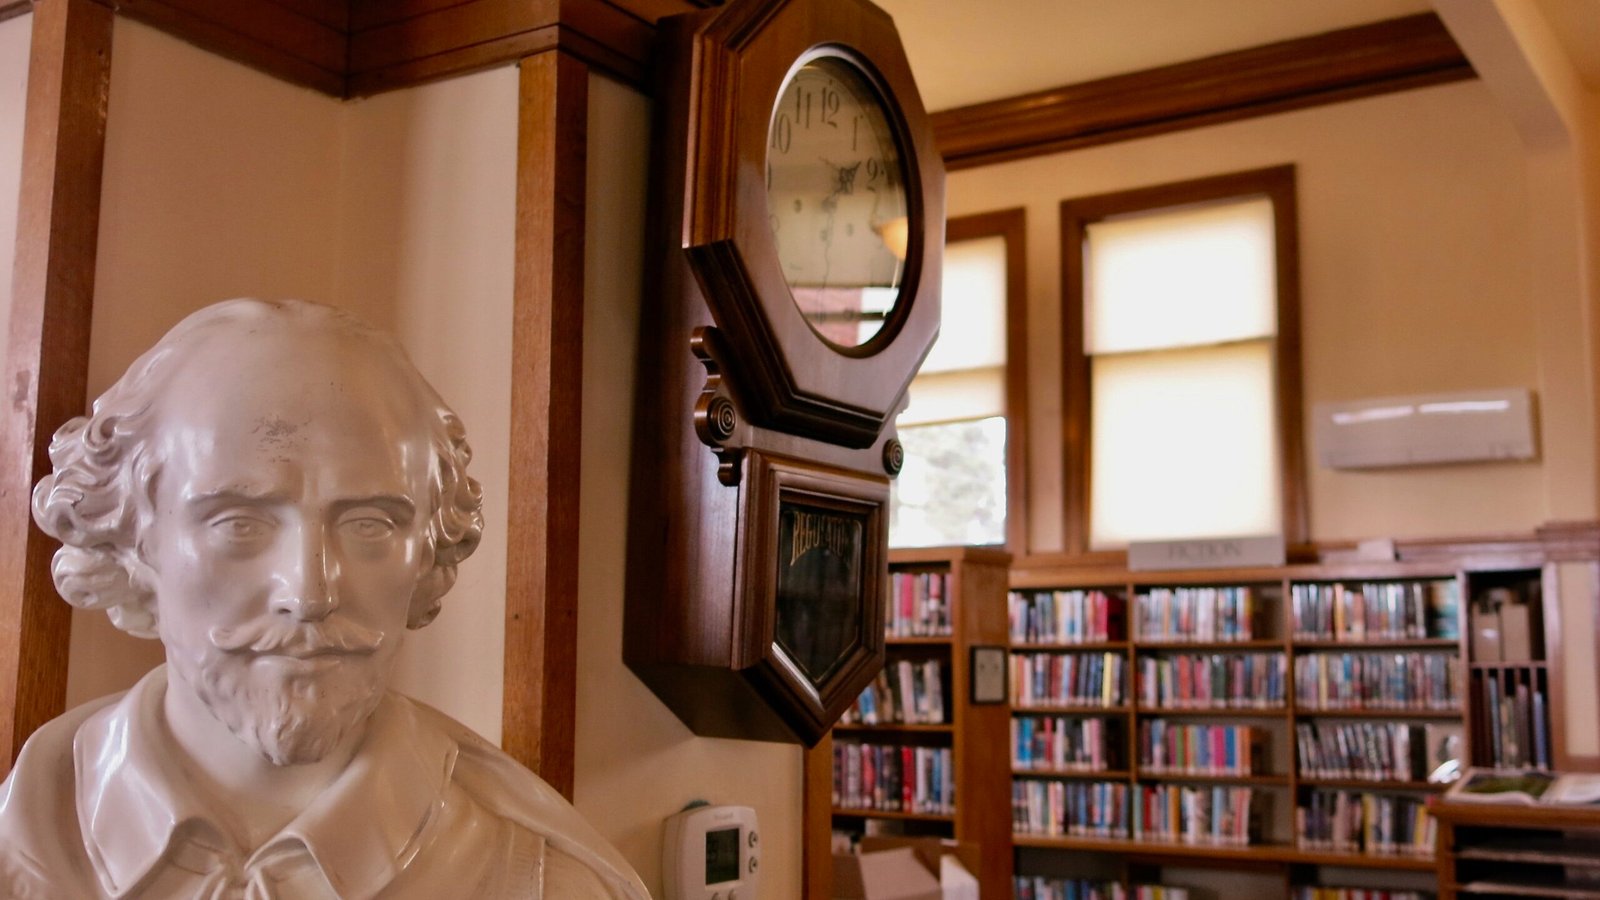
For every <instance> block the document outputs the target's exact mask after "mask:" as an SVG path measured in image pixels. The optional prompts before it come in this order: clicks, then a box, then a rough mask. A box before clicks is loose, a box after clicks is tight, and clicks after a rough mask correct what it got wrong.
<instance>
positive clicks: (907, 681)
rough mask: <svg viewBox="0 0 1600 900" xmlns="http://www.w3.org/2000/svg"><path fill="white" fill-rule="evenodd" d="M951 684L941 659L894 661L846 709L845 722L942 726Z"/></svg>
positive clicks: (841, 722) (841, 720)
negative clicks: (945, 675)
mask: <svg viewBox="0 0 1600 900" xmlns="http://www.w3.org/2000/svg"><path fill="white" fill-rule="evenodd" d="M948 692H949V684H948V682H947V681H946V680H945V677H944V666H943V665H942V664H941V663H940V661H939V660H937V659H930V660H923V661H920V662H919V661H913V660H909V659H901V660H896V661H893V662H890V663H889V664H888V665H887V666H885V667H884V669H883V670H882V671H881V672H879V673H878V677H877V678H875V679H873V682H872V683H871V684H869V685H867V686H866V688H864V689H863V690H862V691H861V693H860V694H859V695H858V696H857V697H856V701H855V702H854V703H852V704H851V705H850V708H849V709H847V710H845V712H844V715H843V716H841V717H840V719H839V722H840V724H843V725H939V724H943V723H945V722H946V721H947V719H946V713H945V711H946V710H947V709H948V708H949V703H948V702H947V699H946V694H947V693H948Z"/></svg>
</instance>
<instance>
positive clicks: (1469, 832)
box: [1435, 802, 1600, 900]
mask: <svg viewBox="0 0 1600 900" xmlns="http://www.w3.org/2000/svg"><path fill="white" fill-rule="evenodd" d="M1435 815H1436V817H1437V819H1438V821H1439V869H1438V879H1439V900H1457V898H1514V897H1515V898H1521V897H1550V898H1564V900H1596V898H1600V810H1597V809H1594V808H1592V807H1580V808H1573V807H1525V806H1516V805H1507V804H1495V803H1462V802H1443V803H1440V804H1438V805H1437V806H1436V807H1435Z"/></svg>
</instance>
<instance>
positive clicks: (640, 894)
mask: <svg viewBox="0 0 1600 900" xmlns="http://www.w3.org/2000/svg"><path fill="white" fill-rule="evenodd" d="M389 696H390V697H391V698H393V699H395V700H397V701H399V702H400V703H403V704H404V708H405V709H406V711H407V712H408V714H409V715H411V716H412V717H413V720H414V722H415V724H416V726H417V727H419V728H425V729H430V730H436V731H438V732H442V733H443V734H445V735H447V736H448V737H450V738H451V739H452V740H453V741H454V742H455V744H456V747H457V750H458V752H457V755H456V761H455V767H454V769H453V770H452V773H451V782H452V784H453V785H454V786H455V787H458V788H460V789H461V790H462V791H463V792H465V793H466V794H467V796H469V797H470V798H472V800H473V801H474V802H476V803H477V804H479V805H480V806H482V807H483V808H484V809H486V810H488V811H489V812H490V813H492V814H494V815H495V816H498V817H500V818H502V819H505V820H507V821H509V822H511V823H512V824H514V825H517V826H519V827H521V828H524V829H527V830H528V831H529V832H532V833H533V834H534V835H537V836H538V837H540V838H543V839H544V843H545V848H546V849H545V859H546V867H547V868H546V879H547V884H548V883H549V881H548V880H549V879H551V878H554V879H556V880H557V881H559V882H561V883H570V884H572V885H573V887H574V892H573V893H572V894H571V896H573V897H588V896H590V894H588V893H582V892H579V891H578V890H577V888H578V887H579V886H581V885H586V884H587V885H599V886H600V889H601V890H602V893H598V894H594V896H597V897H607V898H627V900H634V898H638V900H649V896H650V895H649V893H648V892H647V891H646V890H645V889H644V885H643V884H642V883H641V882H640V881H639V876H638V875H636V874H634V872H633V868H632V867H631V866H630V865H629V864H628V863H627V861H626V860H625V859H623V857H622V855H621V854H620V853H618V852H617V850H616V848H614V847H612V846H611V844H610V842H608V841H607V840H606V839H605V838H604V837H602V836H601V835H600V833H599V832H597V831H595V829H594V827H593V826H592V825H590V824H589V823H588V821H587V820H585V819H584V818H583V816H582V815H580V814H579V813H578V811H577V810H576V809H575V808H573V806H572V804H571V803H569V802H568V801H567V799H566V798H565V797H563V796H561V793H560V792H559V791H557V790H556V789H555V788H553V787H551V786H550V785H549V784H548V783H546V782H545V780H544V779H542V778H540V777H539V776H538V775H536V774H534V773H533V772H532V771H530V770H529V769H528V768H527V767H525V766H523V765H522V764H521V763H519V762H517V761H516V760H515V759H513V758H512V757H511V756H510V755H508V754H506V753H505V752H504V751H502V750H501V749H500V748H499V747H496V746H494V745H493V744H491V743H489V742H488V741H487V740H485V739H484V738H483V737H482V736H481V735H479V734H478V733H476V732H474V731H473V730H472V729H470V728H468V727H467V726H465V725H463V724H461V723H460V722H457V721H456V720H455V719H452V718H450V717H449V716H447V715H445V714H444V713H442V712H440V711H439V710H436V709H434V708H433V707H431V706H428V705H427V704H426V703H422V702H421V701H418V700H414V699H411V698H409V697H405V696H403V695H400V694H395V693H391V694H390V695H389ZM579 870H581V871H579ZM585 873H586V874H585ZM550 896H559V897H565V896H568V894H565V893H553V894H550Z"/></svg>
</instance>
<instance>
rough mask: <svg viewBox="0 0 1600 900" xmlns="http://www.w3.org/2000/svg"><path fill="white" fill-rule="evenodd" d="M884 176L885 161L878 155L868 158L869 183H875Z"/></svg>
mask: <svg viewBox="0 0 1600 900" xmlns="http://www.w3.org/2000/svg"><path fill="white" fill-rule="evenodd" d="M882 177H883V162H882V161H880V160H879V159H878V158H877V157H876V156H873V157H869V158H868V159H867V184H873V183H875V182H877V180H878V179H879V178H882Z"/></svg>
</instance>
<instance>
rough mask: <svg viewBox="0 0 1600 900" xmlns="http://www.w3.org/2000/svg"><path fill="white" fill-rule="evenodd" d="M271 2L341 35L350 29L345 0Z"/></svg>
mask: <svg viewBox="0 0 1600 900" xmlns="http://www.w3.org/2000/svg"><path fill="white" fill-rule="evenodd" d="M271 2H273V3H276V4H277V5H279V6H281V7H283V8H284V9H287V10H289V11H290V12H293V13H294V14H296V15H298V16H303V17H305V18H307V19H310V20H311V21H313V22H316V23H318V24H320V25H325V26H327V27H328V28H332V29H333V30H334V31H337V32H339V33H340V34H341V35H343V34H345V33H346V32H348V31H349V30H350V4H349V3H347V2H346V0H271Z"/></svg>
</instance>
